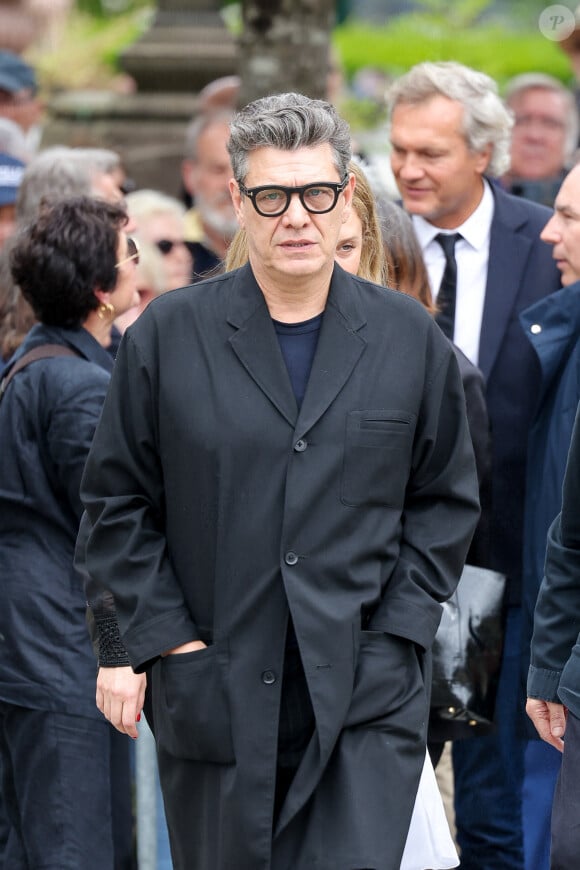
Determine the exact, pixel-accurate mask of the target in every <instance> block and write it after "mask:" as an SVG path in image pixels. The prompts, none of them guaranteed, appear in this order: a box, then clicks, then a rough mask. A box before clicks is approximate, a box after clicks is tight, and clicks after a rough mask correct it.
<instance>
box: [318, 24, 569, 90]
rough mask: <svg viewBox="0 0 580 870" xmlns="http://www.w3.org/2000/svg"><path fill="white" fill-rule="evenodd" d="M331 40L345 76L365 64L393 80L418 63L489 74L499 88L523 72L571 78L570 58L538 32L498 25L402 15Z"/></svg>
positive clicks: (350, 28)
mask: <svg viewBox="0 0 580 870" xmlns="http://www.w3.org/2000/svg"><path fill="white" fill-rule="evenodd" d="M333 41H334V44H335V45H336V48H337V50H338V52H339V55H340V57H341V60H342V63H343V65H344V68H345V71H346V74H347V76H349V77H350V76H352V75H353V73H355V72H356V71H357V70H358V69H360V68H361V67H364V66H373V67H378V68H380V69H383V70H385V71H386V72H387V73H389V74H390V75H392V76H397V75H400V74H401V73H402V72H405V70H407V69H409V68H410V67H411V66H413V65H414V64H416V63H419V62H420V61H424V60H456V61H459V62H460V63H464V64H467V65H468V66H472V67H475V68H476V69H479V70H482V71H483V72H486V73H488V75H491V76H492V77H493V78H494V79H496V81H497V82H498V84H499V86H500V88H501V87H502V86H503V84H505V82H506V80H507V79H509V78H511V76H514V75H517V74H518V73H522V72H531V71H535V72H545V73H549V74H550V75H553V76H556V77H557V78H559V79H562V81H564V82H565V83H569V82H570V80H571V70H570V64H569V61H568V58H567V57H566V55H565V54H564V53H563V52H562V51H561V49H560V48H559V46H558V44H557V43H554V42H551V41H550V40H549V39H546V38H545V37H543V36H542V35H541V33H540V31H539V29H538V28H535V29H528V30H518V29H516V28H515V26H512V27H509V26H508V25H500V24H497V23H490V24H474V25H471V26H470V27H465V28H462V27H459V26H455V27H453V26H452V25H451V24H450V23H448V22H446V23H442V22H441V21H440V20H439V19H438V18H430V17H429V16H427V15H405V16H399V17H397V18H393V19H392V21H391V22H390V23H389V24H387V25H385V26H384V27H376V26H375V27H372V26H370V25H367V24H362V23H357V22H352V23H348V24H346V25H343V26H342V27H338V28H337V29H336V30H335V32H334V38H333Z"/></svg>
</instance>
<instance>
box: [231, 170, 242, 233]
mask: <svg viewBox="0 0 580 870" xmlns="http://www.w3.org/2000/svg"><path fill="white" fill-rule="evenodd" d="M229 185H230V195H231V197H232V202H233V204H234V211H235V213H236V217H237V219H238V223H239V225H240V226H241V227H243V226H245V221H244V209H243V207H242V194H241V193H240V189H239V187H238V183H237V181H236V180H235V178H230V181H229Z"/></svg>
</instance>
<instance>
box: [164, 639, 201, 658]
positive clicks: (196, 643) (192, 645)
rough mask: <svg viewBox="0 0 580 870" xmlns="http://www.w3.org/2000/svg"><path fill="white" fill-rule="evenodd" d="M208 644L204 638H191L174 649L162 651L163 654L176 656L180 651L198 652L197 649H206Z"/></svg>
mask: <svg viewBox="0 0 580 870" xmlns="http://www.w3.org/2000/svg"><path fill="white" fill-rule="evenodd" d="M206 646H207V644H206V643H204V642H203V640H190V641H188V642H187V643H182V644H181V646H174V647H173V649H168V650H167V651H166V652H164V653H162V656H163V657H165V656H175V655H179V654H180V653H187V652H196V651H197V650H200V649H205V648H206Z"/></svg>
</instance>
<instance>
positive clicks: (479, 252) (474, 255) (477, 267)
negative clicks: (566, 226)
mask: <svg viewBox="0 0 580 870" xmlns="http://www.w3.org/2000/svg"><path fill="white" fill-rule="evenodd" d="M493 209H494V200H493V193H492V192H491V188H490V186H489V182H487V181H485V180H484V191H483V196H482V198H481V202H480V203H479V205H478V206H477V208H476V209H475V211H474V212H473V213H472V214H471V215H470V216H469V217H468V218H467V220H466V221H465V222H464V223H462V224H461V226H459V227H456V228H455V229H453V230H442V229H440V228H439V227H436V226H434V225H433V224H431V223H429V222H428V221H426V220H425V218H422V217H420V216H419V215H413V216H412V217H413V226H414V227H415V232H416V234H417V238H418V239H419V244H420V245H421V250H422V251H423V258H424V260H425V265H426V267H427V272H428V274H429V282H430V284H431V290H432V292H433V298H434V299H436V298H437V293H438V291H439V285H440V284H441V279H442V277H443V270H444V268H445V255H444V254H443V248H442V247H441V245H440V244H439V242H436V241H435V236H436V235H438V233H444V234H453V233H461V236H462V238H461V239H458V241H457V242H456V245H455V259H456V261H457V296H456V303H455V331H454V334H453V342H454V344H456V345H457V347H459V348H460V349H461V350H462V351H463V353H464V354H465V356H466V357H468V358H469V359H470V360H471V362H472V363H474V364H475V365H477V363H478V359H479V335H480V332H481V321H482V318H483V304H484V302H485V287H486V283H487V264H488V259H489V236H490V230H491V222H492V220H493Z"/></svg>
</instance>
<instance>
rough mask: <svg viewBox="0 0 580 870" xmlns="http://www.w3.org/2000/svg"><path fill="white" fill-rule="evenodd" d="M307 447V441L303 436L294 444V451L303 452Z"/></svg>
mask: <svg viewBox="0 0 580 870" xmlns="http://www.w3.org/2000/svg"><path fill="white" fill-rule="evenodd" d="M307 447H308V442H307V441H305V440H304V439H303V438H300V439H299V440H298V441H297V442H296V444H295V445H294V450H295V451H296V453H304V451H305V450H306V448H307Z"/></svg>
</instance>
